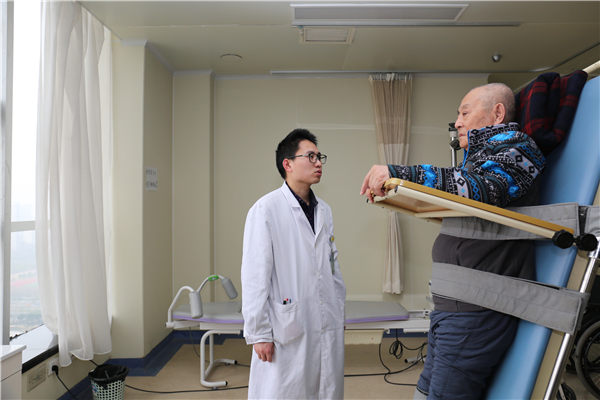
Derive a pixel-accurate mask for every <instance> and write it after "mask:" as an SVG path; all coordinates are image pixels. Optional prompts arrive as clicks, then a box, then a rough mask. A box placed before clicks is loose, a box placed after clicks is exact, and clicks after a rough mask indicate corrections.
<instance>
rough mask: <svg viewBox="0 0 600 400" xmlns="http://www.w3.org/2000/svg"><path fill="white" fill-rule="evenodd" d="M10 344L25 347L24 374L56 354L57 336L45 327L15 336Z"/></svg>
mask: <svg viewBox="0 0 600 400" xmlns="http://www.w3.org/2000/svg"><path fill="white" fill-rule="evenodd" d="M10 344H12V345H25V346H27V348H25V350H24V351H23V355H22V357H23V367H22V372H26V371H27V370H29V369H31V368H33V367H35V366H36V365H38V364H39V363H41V362H42V361H45V360H46V359H48V358H50V357H51V356H53V355H54V354H57V353H58V340H57V336H56V335H55V334H54V333H52V332H51V331H50V330H49V329H48V328H46V326H45V325H42V326H40V327H37V328H35V329H33V330H31V331H29V332H27V333H24V334H22V335H20V336H17V337H16V338H14V339H13V340H11V341H10Z"/></svg>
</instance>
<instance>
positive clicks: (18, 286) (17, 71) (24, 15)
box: [9, 0, 42, 338]
mask: <svg viewBox="0 0 600 400" xmlns="http://www.w3.org/2000/svg"><path fill="white" fill-rule="evenodd" d="M13 29H14V31H13V38H14V39H13V40H14V42H13V66H12V67H13V82H12V86H13V92H12V110H13V113H12V154H11V160H12V161H11V167H12V168H11V175H12V179H11V190H10V199H11V238H10V240H11V243H10V337H11V338H13V337H14V336H16V335H20V334H22V333H24V332H27V331H29V330H31V329H33V328H36V327H38V326H40V325H42V317H41V308H40V298H39V294H38V282H37V269H36V260H35V222H34V221H35V168H36V167H35V155H36V130H37V98H38V76H39V60H40V58H39V54H40V3H39V2H38V1H30V0H16V1H15V2H14V25H13ZM9 62H10V60H9Z"/></svg>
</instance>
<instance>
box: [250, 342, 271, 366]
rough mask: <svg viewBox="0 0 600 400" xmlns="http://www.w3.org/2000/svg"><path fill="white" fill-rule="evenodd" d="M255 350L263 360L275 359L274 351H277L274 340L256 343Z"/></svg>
mask: <svg viewBox="0 0 600 400" xmlns="http://www.w3.org/2000/svg"><path fill="white" fill-rule="evenodd" d="M254 351H255V352H256V355H257V356H258V358H260V359H261V360H262V361H267V362H271V361H273V352H274V351H275V347H274V346H273V342H266V343H254Z"/></svg>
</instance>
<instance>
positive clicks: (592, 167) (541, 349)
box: [487, 77, 600, 399]
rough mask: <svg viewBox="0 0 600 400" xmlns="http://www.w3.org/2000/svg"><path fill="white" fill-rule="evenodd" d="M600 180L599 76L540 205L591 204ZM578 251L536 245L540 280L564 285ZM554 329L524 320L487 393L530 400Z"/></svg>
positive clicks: (553, 163)
mask: <svg viewBox="0 0 600 400" xmlns="http://www.w3.org/2000/svg"><path fill="white" fill-rule="evenodd" d="M599 181H600V77H597V78H594V79H591V80H590V81H588V82H587V83H586V84H585V87H584V89H583V91H582V93H581V97H580V99H579V105H578V107H577V112H576V114H575V119H574V120H573V125H572V126H571V131H570V133H569V135H568V136H567V138H566V139H565V141H564V143H562V144H561V145H560V146H559V147H558V148H556V149H555V150H554V151H553V152H552V153H551V154H550V155H549V157H548V160H547V167H546V170H545V171H544V174H543V176H542V182H541V197H540V200H541V201H540V204H556V203H567V202H576V203H579V204H580V205H591V204H592V202H593V201H594V196H595V194H596V191H597V190H598V183H599ZM576 253H577V251H576V248H575V247H571V248H569V249H566V250H563V249H560V248H558V247H556V246H554V245H553V244H552V243H551V242H550V241H548V240H543V241H538V242H536V273H537V280H538V281H539V282H544V283H548V284H552V285H556V286H561V287H565V286H566V285H567V282H568V280H569V276H570V274H571V269H572V266H573V262H574V260H575V256H576ZM550 333H551V330H550V329H549V328H545V327H543V326H540V325H536V324H533V323H530V322H527V321H523V320H521V321H520V322H519V328H518V330H517V335H516V337H515V341H514V342H513V344H512V346H511V348H510V349H509V351H508V354H507V355H506V357H505V359H504V361H503V363H502V365H501V367H500V368H499V370H498V372H497V373H496V376H495V378H494V381H493V382H492V385H491V387H490V390H489V391H488V396H487V398H488V399H529V398H531V394H532V392H533V388H534V385H535V382H536V379H537V376H538V371H539V369H540V365H541V362H542V359H543V357H544V353H545V351H546V347H547V344H548V340H549V337H550Z"/></svg>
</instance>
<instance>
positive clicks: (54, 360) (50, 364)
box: [46, 356, 60, 375]
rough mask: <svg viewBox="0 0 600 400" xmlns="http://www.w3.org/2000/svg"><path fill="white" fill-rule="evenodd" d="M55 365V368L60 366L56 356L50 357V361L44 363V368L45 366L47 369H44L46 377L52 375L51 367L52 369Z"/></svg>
mask: <svg viewBox="0 0 600 400" xmlns="http://www.w3.org/2000/svg"><path fill="white" fill-rule="evenodd" d="M55 365H56V366H57V367H60V366H59V365H58V356H55V357H52V358H51V359H49V360H48V361H47V362H46V366H47V368H46V372H47V374H48V375H54V371H52V367H53V366H55Z"/></svg>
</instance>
